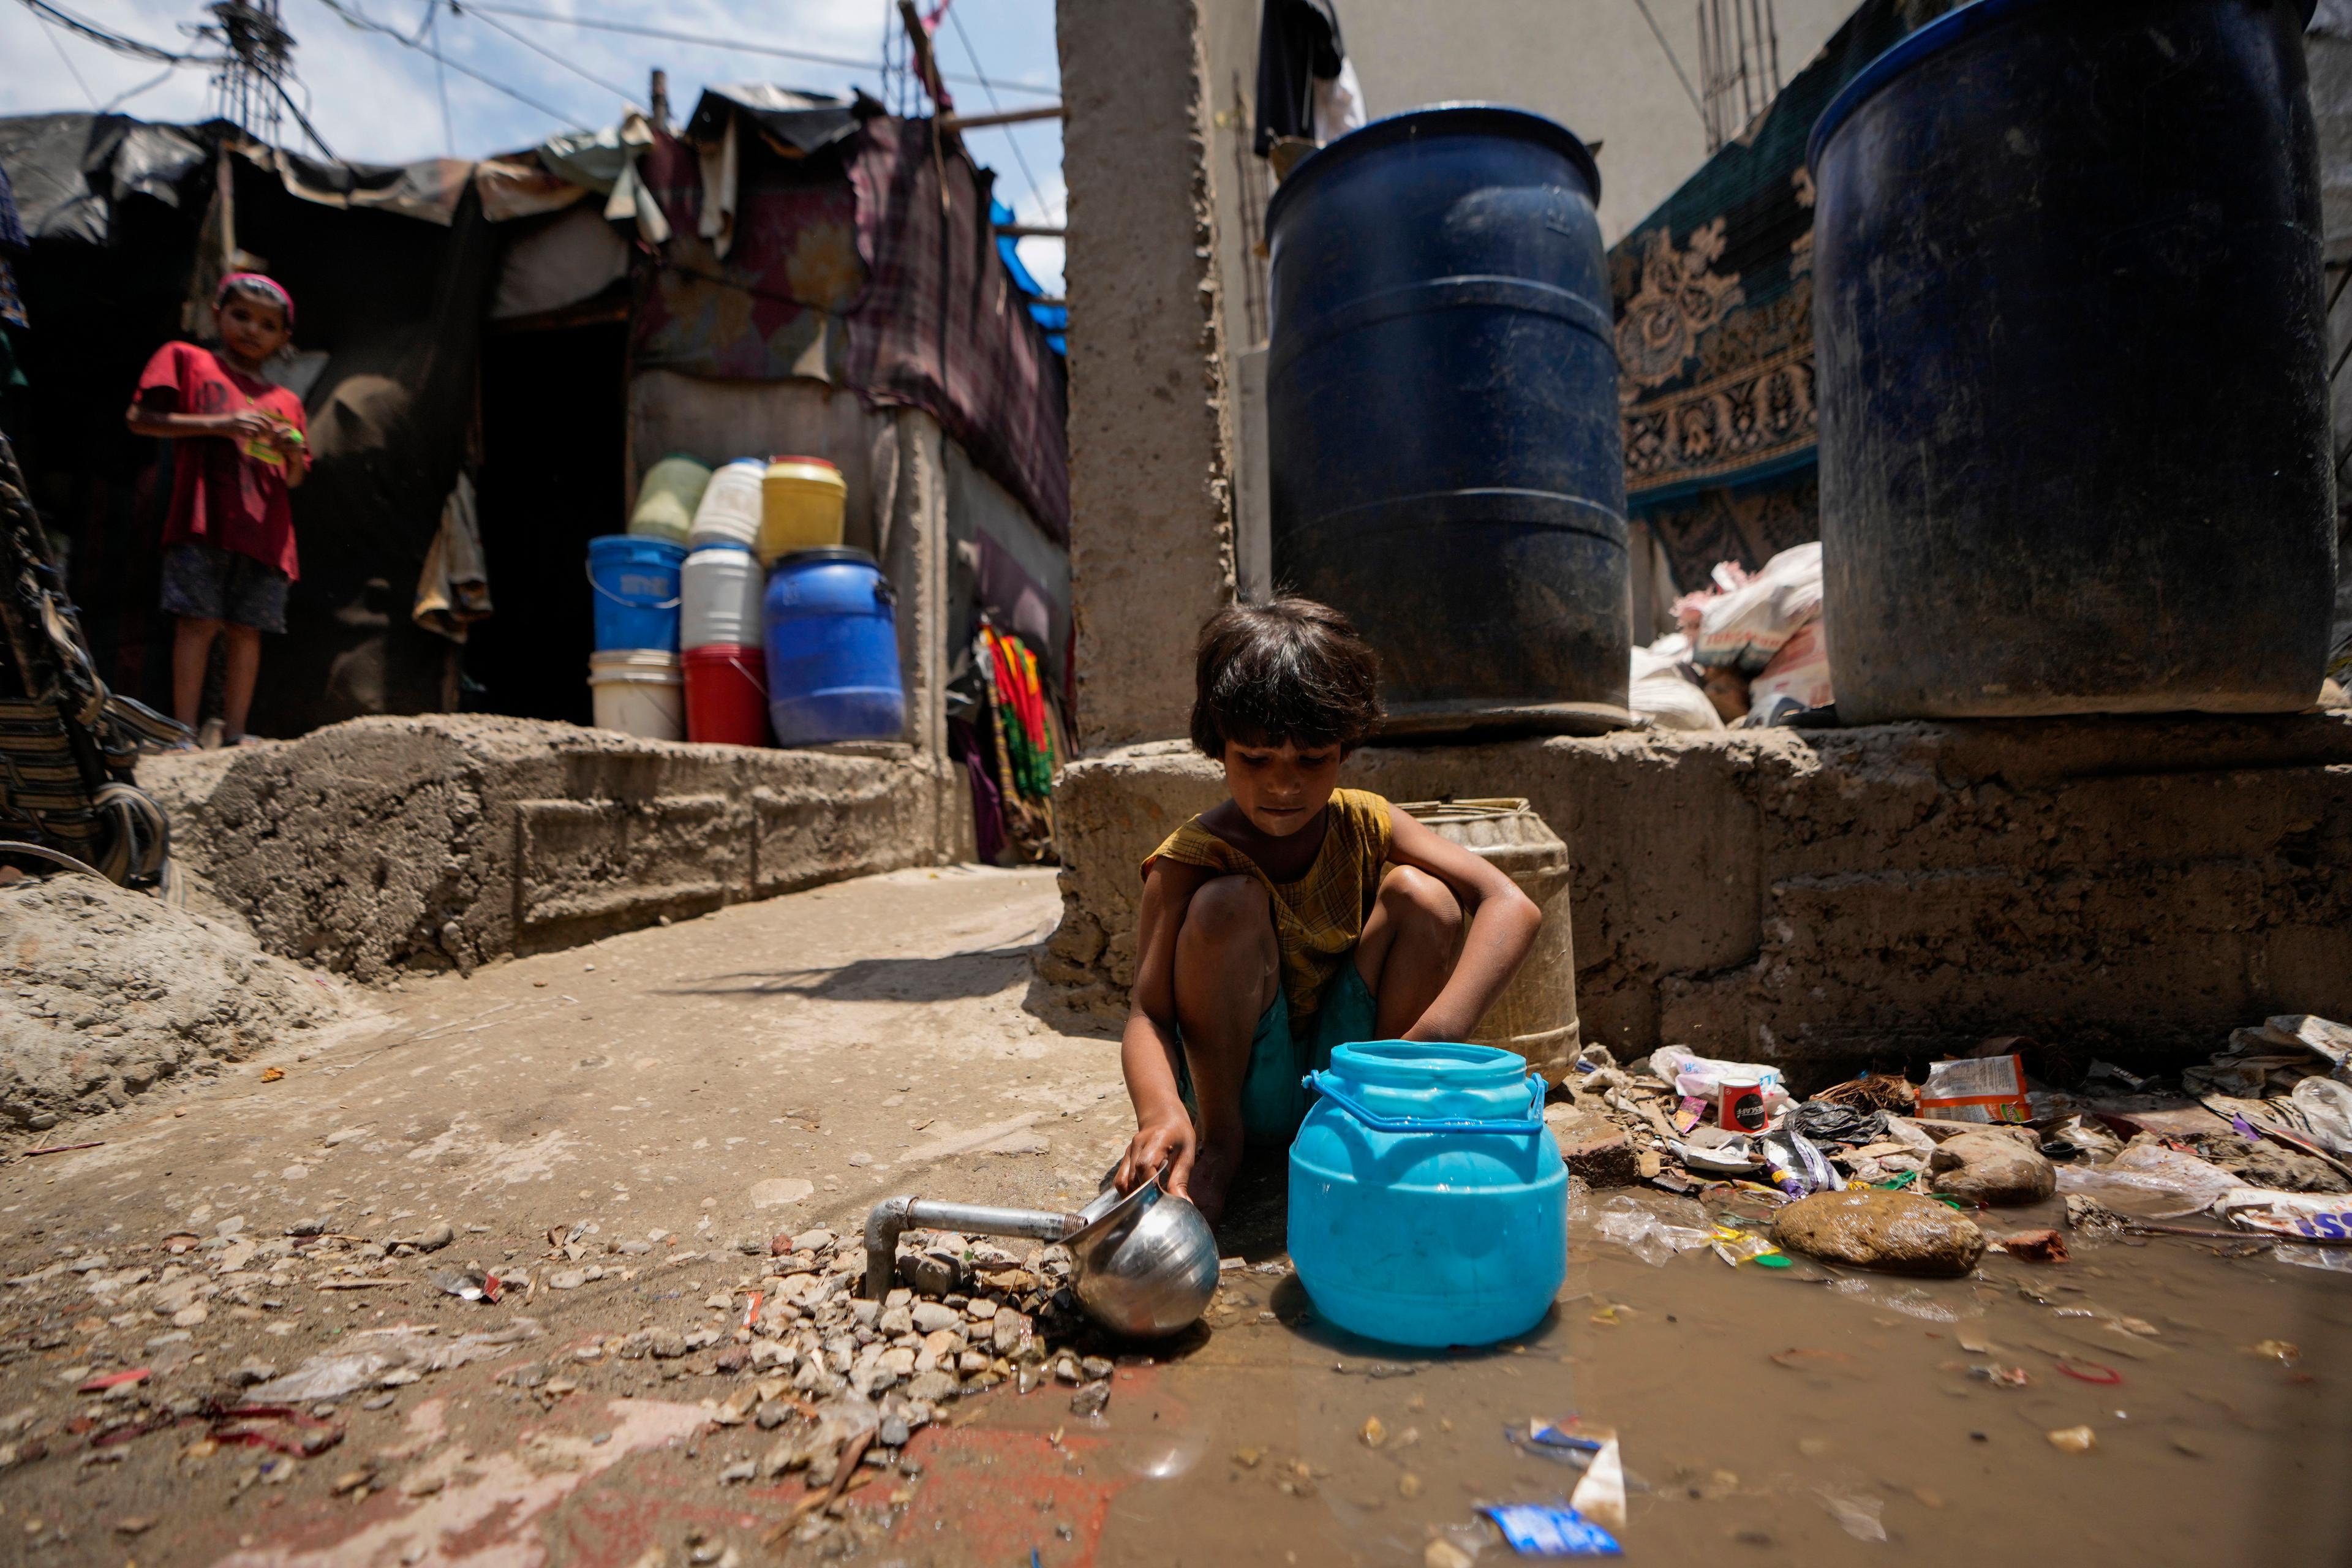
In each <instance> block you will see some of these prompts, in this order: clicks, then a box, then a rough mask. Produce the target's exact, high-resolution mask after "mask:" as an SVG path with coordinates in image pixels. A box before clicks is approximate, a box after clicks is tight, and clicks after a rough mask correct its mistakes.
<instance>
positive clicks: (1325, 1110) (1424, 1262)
mask: <svg viewBox="0 0 2352 1568" xmlns="http://www.w3.org/2000/svg"><path fill="white" fill-rule="evenodd" d="M1310 1084H1311V1086H1312V1087H1313V1088H1314V1089H1315V1090H1316V1092H1317V1094H1318V1100H1317V1101H1316V1103H1315V1105H1314V1106H1313V1108H1312V1109H1310V1110H1308V1111H1307V1120H1306V1121H1305V1122H1304V1123H1303V1124H1301V1126H1300V1127H1299V1129H1298V1136H1297V1139H1295V1140H1294V1141H1293V1142H1292V1143H1291V1145H1290V1236H1289V1243H1290V1260H1291V1262H1292V1264H1293V1265H1294V1266H1295V1267H1296V1268H1297V1270H1298V1279H1299V1283H1300V1284H1302V1285H1304V1286H1305V1287H1306V1288H1307V1296H1308V1297H1309V1298H1310V1299H1311V1300H1313V1301H1314V1303H1315V1310H1316V1312H1317V1313H1318V1315H1319V1316H1320V1317H1322V1318H1323V1319H1324V1320H1325V1321H1328V1322H1330V1323H1333V1324H1336V1325H1337V1326H1339V1328H1342V1329H1345V1330H1347V1331H1349V1332H1350V1333H1355V1334H1361V1335H1363V1336H1364V1337H1365V1338H1367V1339H1374V1340H1382V1341H1386V1342H1389V1343H1391V1344H1401V1345H1423V1346H1436V1345H1483V1344H1492V1343H1494V1342H1496V1341H1498V1340H1507V1339H1510V1338H1512V1337H1514V1336H1515V1335H1518V1334H1523V1333H1526V1332H1527V1331H1528V1330H1530V1329H1532V1328H1534V1327H1535V1326H1536V1325H1537V1324H1538V1323H1539V1322H1541V1321H1543V1318H1544V1314H1545V1313H1547V1312H1548V1311H1549V1310H1551V1303H1552V1299H1553V1297H1555V1296H1556V1295H1558V1294H1559V1287H1560V1283H1561V1281H1562V1280H1564V1279H1567V1277H1568V1167H1567V1165H1566V1164H1565V1163H1562V1161H1561V1159H1560V1153H1559V1143H1558V1142H1555V1141H1554V1140H1553V1138H1552V1135H1551V1131H1550V1130H1549V1128H1547V1127H1545V1125H1544V1122H1543V1092H1544V1087H1543V1079H1540V1078H1536V1077H1533V1076H1530V1075H1529V1074H1528V1070H1527V1062H1526V1061H1525V1059H1524V1058H1520V1057H1517V1056H1515V1055H1513V1054H1512V1053H1511V1052H1509V1051H1504V1050H1496V1048H1494V1047H1491V1046H1467V1045H1439V1044H1429V1043H1423V1042H1419V1041H1411V1040H1376V1041H1371V1042H1369V1043H1366V1044H1362V1045H1348V1046H1340V1047H1338V1048H1337V1049H1335V1050H1334V1051H1332V1053H1331V1065H1330V1067H1329V1068H1327V1069H1326V1070H1324V1071H1322V1072H1319V1073H1317V1074H1315V1075H1314V1077H1313V1079H1311V1080H1310Z"/></svg>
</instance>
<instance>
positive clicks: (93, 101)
mask: <svg viewBox="0 0 2352 1568" xmlns="http://www.w3.org/2000/svg"><path fill="white" fill-rule="evenodd" d="M36 15H38V13H36ZM41 20H42V21H44V22H47V21H48V18H47V16H43V17H41ZM41 37H45V38H47V39H48V40H49V47H51V48H53V49H55V50H57V52H58V63H59V64H61V65H63V66H64V67H65V68H66V70H67V72H68V74H69V75H70V76H71V77H72V78H73V79H74V80H75V82H77V83H78V84H79V86H80V88H81V95H82V96H83V97H84V98H86V99H88V100H89V106H90V107H91V108H92V109H98V94H96V93H94V92H92V91H90V89H89V82H87V81H84V80H83V79H82V74H81V68H80V67H79V66H78V65H76V64H74V63H73V57H72V56H71V55H69V54H68V53H66V41H65V40H64V39H63V38H60V37H58V33H57V25H56V24H55V23H51V24H50V25H49V26H46V27H43V28H42V29H41ZM99 112H100V113H101V114H103V113H105V112H106V111H105V110H102V109H100V110H99Z"/></svg>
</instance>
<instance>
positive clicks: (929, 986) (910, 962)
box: [657, 942, 1037, 1002]
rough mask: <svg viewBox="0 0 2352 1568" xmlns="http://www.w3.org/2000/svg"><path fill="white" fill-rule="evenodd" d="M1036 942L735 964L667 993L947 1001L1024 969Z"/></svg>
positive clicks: (993, 988)
mask: <svg viewBox="0 0 2352 1568" xmlns="http://www.w3.org/2000/svg"><path fill="white" fill-rule="evenodd" d="M1036 951H1037V949H1036V945H1035V944H1034V943H1032V942H1024V943H1022V944H1020V945H1018V946H1013V947H985V948H975V949H972V950H971V951H970V952H950V953H942V954H940V956H938V957H936V958H860V959H856V960H853V961H852V962H850V963H845V964H842V965H840V966H838V967H837V968H831V969H774V970H740V971H738V972H736V973H731V974H713V975H710V976H709V977H707V978H705V979H703V980H700V981H698V982H696V983H694V984H688V985H677V986H671V987H668V988H667V989H666V990H663V991H660V992H658V993H657V994H661V995H667V996H806V997H809V998H812V999H814V1000H818V1001H824V1002H953V1001H958V1000H961V999H963V998H966V997H972V996H993V995H995V994H997V993H998V992H1000V991H1002V990H1003V989H1004V988H1005V987H1006V986H1008V985H1010V984H1013V982H1014V981H1015V980H1017V979H1019V978H1020V977H1021V975H1022V974H1023V973H1024V972H1025V971H1026V970H1027V969H1028V967H1029V963H1030V960H1031V957H1032V955H1033V954H1034V953H1035V952H1036Z"/></svg>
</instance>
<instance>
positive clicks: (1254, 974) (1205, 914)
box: [1175, 876, 1282, 1220]
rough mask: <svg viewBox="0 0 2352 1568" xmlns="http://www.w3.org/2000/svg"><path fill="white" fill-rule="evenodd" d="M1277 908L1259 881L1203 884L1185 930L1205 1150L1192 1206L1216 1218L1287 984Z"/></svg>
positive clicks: (1180, 987)
mask: <svg viewBox="0 0 2352 1568" xmlns="http://www.w3.org/2000/svg"><path fill="white" fill-rule="evenodd" d="M1281 969H1282V955H1281V950H1280V949H1279V948H1278V947H1277V946H1276V943H1275V938H1274V911H1273V910H1271V909H1270V908H1269V907H1268V905H1267V902H1266V894H1265V889H1264V888H1263V887H1261V886H1259V884H1258V882H1257V880H1256V879H1255V878H1251V877H1238V876H1236V877H1218V878H1215V879H1213V880H1210V881H1207V882H1203V883H1202V884H1201V886H1200V888H1199V889H1197V890H1196V891H1195V892H1194V893H1193V894H1192V902H1191V903H1190V904H1188V905H1187V906H1185V910H1184V922H1183V924H1182V925H1181V927H1179V928H1178V930H1177V932H1176V975H1175V979H1176V1024H1177V1026H1178V1027H1179V1028H1180V1029H1181V1030H1182V1031H1183V1035H1184V1060H1185V1063H1186V1065H1187V1066H1188V1067H1189V1068H1191V1069H1192V1100H1193V1103H1194V1104H1195V1106H1196V1107H1198V1110H1197V1112H1196V1114H1197V1117H1198V1121H1199V1124H1200V1139H1201V1142H1200V1147H1199V1150H1198V1152H1196V1153H1195V1154H1194V1156H1193V1160H1192V1182H1191V1188H1192V1202H1193V1204H1194V1205H1195V1206H1197V1207H1198V1208H1199V1209H1200V1211H1201V1212H1202V1215H1206V1216H1207V1217H1208V1218H1210V1219H1212V1220H1213V1219H1215V1218H1216V1217H1217V1216H1218V1215H1220V1214H1222V1213H1223V1210H1224V1206H1225V1190H1226V1188H1227V1187H1229V1186H1230V1185H1232V1184H1233V1179H1234V1170H1235V1169H1236V1168H1237V1167H1238V1166H1239V1165H1240V1163H1241V1157H1242V1142H1243V1139H1242V1084H1243V1082H1244V1079H1246V1078H1247V1077H1248V1076H1249V1062H1250V1043H1251V1041H1252V1040H1253V1039H1254V1038H1255V1037H1256V1035H1257V1021H1258V1018H1259V1016H1260V1015H1262V1014H1264V1013H1265V1010H1266V1008H1267V1007H1268V1006H1269V1005H1272V1004H1273V1002H1274V999H1275V997H1276V994H1278V993H1279V989H1280V984H1281Z"/></svg>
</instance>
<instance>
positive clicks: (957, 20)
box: [948, 10, 1054, 220]
mask: <svg viewBox="0 0 2352 1568" xmlns="http://www.w3.org/2000/svg"><path fill="white" fill-rule="evenodd" d="M948 20H949V21H950V22H952V23H953V24H954V25H955V31H956V41H957V42H958V43H961V45H963V52H964V58H966V59H968V60H970V61H971V68H972V70H973V71H974V72H975V73H977V74H978V76H979V77H980V86H981V90H982V91H983V92H985V93H987V94H988V107H989V108H991V109H994V110H1003V107H1004V100H1003V99H1000V98H998V97H997V96H996V84H995V83H994V82H992V81H991V80H989V79H988V72H987V70H986V69H985V68H983V67H982V65H981V63H980V51H979V50H978V49H975V48H973V47H971V34H970V33H967V32H965V31H964V29H963V13H962V12H961V11H953V10H950V11H949V12H948ZM997 129H999V130H1002V131H1003V132H1004V139H1005V140H1006V141H1007V142H1011V143H1012V144H1013V162H1014V163H1018V164H1020V165H1021V174H1022V177H1023V178H1024V179H1025V180H1027V181H1028V182H1029V199H1030V200H1032V201H1034V202H1035V203H1036V204H1037V216H1039V217H1040V218H1042V219H1048V220H1050V219H1051V218H1052V217H1053V216H1054V215H1053V214H1052V213H1051V212H1049V211H1048V210H1047V209H1046V206H1045V192H1043V191H1041V190H1039V189H1038V188H1037V176H1036V174H1035V173H1034V172H1033V171H1032V170H1031V169H1030V167H1029V160H1028V157H1027V156H1026V155H1025V154H1024V153H1022V151H1021V138H1020V137H1018V136H1016V135H1014V134H1013V132H1014V130H1015V127H1013V126H1010V125H1005V126H1000V127H998V128H997Z"/></svg>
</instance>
